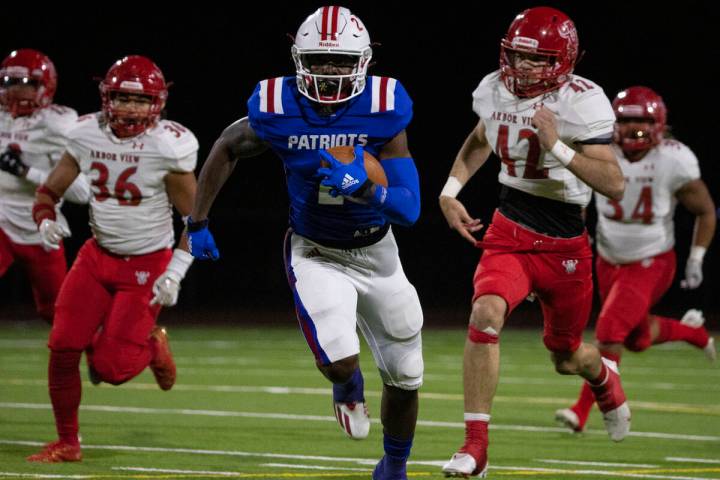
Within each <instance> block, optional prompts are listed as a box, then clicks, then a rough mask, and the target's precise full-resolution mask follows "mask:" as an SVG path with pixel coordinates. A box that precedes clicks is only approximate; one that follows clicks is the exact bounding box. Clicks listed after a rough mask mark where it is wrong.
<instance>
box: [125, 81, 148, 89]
mask: <svg viewBox="0 0 720 480" xmlns="http://www.w3.org/2000/svg"><path fill="white" fill-rule="evenodd" d="M120 88H127V89H128V90H140V91H142V90H144V89H143V84H142V83H140V82H132V81H130V80H123V81H122V82H121V83H120Z"/></svg>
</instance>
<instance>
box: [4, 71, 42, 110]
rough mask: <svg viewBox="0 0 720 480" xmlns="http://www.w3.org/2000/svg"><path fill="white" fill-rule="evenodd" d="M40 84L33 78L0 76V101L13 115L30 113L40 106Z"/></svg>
mask: <svg viewBox="0 0 720 480" xmlns="http://www.w3.org/2000/svg"><path fill="white" fill-rule="evenodd" d="M42 96H43V93H42V85H41V84H40V82H39V81H38V80H36V79H34V78H30V77H25V76H23V77H15V76H8V75H4V76H3V77H2V78H0V103H2V105H3V108H4V109H5V110H7V111H8V112H9V113H10V115H12V116H13V117H25V116H29V115H32V114H33V113H35V111H36V110H37V109H39V108H42V103H41V100H42Z"/></svg>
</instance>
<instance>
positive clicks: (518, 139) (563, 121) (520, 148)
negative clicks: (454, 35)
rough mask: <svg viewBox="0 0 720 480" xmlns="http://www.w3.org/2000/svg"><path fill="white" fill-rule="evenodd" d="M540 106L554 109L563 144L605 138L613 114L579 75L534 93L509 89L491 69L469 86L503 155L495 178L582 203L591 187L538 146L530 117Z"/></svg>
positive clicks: (609, 132) (489, 136)
mask: <svg viewBox="0 0 720 480" xmlns="http://www.w3.org/2000/svg"><path fill="white" fill-rule="evenodd" d="M541 106H544V107H545V108H547V109H549V110H550V111H552V112H553V113H554V114H555V117H556V122H557V132H558V135H559V136H560V139H561V140H562V141H563V142H565V143H566V144H567V145H568V146H570V147H573V148H576V147H575V144H576V142H586V141H588V142H593V141H599V142H603V141H604V142H606V143H607V142H609V140H610V138H611V136H612V132H613V125H614V122H615V115H614V113H613V110H612V107H611V105H610V101H609V100H608V98H607V97H606V96H605V93H604V92H603V89H602V88H600V87H599V86H598V85H597V84H596V83H593V82H592V81H590V80H587V79H585V78H583V77H580V76H578V75H570V80H569V81H568V82H567V83H566V84H564V85H563V86H562V87H561V88H559V89H558V90H555V91H553V92H550V93H547V94H545V95H541V96H537V97H534V98H526V99H523V98H518V97H516V96H515V95H513V94H512V93H511V92H510V91H509V90H508V89H507V88H506V87H505V84H504V83H503V81H502V79H501V78H500V72H499V71H496V72H493V73H491V74H489V75H487V76H486V77H485V78H484V79H483V80H482V81H481V82H480V85H479V86H478V87H477V89H475V91H474V92H473V110H474V111H475V113H477V115H478V116H479V117H480V119H481V120H482V122H483V124H484V125H485V136H486V138H487V140H488V142H489V144H490V146H491V147H492V149H493V151H494V152H495V154H496V155H497V156H498V157H500V159H501V160H502V165H501V169H500V175H499V176H498V179H499V181H500V183H502V184H505V185H507V186H509V187H512V188H515V189H517V190H522V191H523V192H526V193H530V194H532V195H537V196H540V197H546V198H550V199H553V200H559V201H561V202H566V203H572V204H577V205H582V206H586V205H587V204H588V203H589V202H590V198H591V195H592V191H591V189H590V187H588V186H587V185H585V183H584V182H583V181H582V180H580V179H579V178H577V177H576V176H575V175H574V174H573V173H572V172H570V170H568V169H566V168H565V167H564V166H563V165H562V164H561V163H560V162H559V161H558V160H557V159H556V158H555V157H554V156H553V155H552V154H551V153H550V152H548V151H545V150H543V149H542V147H541V146H540V141H539V139H538V136H537V129H536V128H535V127H533V126H532V123H531V120H532V117H533V115H534V114H535V109H537V108H540V107H541Z"/></svg>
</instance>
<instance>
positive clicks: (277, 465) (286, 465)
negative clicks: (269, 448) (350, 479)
mask: <svg viewBox="0 0 720 480" xmlns="http://www.w3.org/2000/svg"><path fill="white" fill-rule="evenodd" d="M260 466H261V467H274V468H301V469H306V470H346V471H349V472H372V470H371V469H368V468H349V467H326V466H323V465H298V464H297V463H261V464H260Z"/></svg>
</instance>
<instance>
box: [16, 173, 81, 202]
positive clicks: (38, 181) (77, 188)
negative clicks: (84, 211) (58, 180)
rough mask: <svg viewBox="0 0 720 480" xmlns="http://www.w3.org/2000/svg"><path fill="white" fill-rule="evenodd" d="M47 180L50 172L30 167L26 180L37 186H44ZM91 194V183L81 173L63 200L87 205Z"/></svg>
mask: <svg viewBox="0 0 720 480" xmlns="http://www.w3.org/2000/svg"><path fill="white" fill-rule="evenodd" d="M47 178H48V172H46V171H45V170H41V169H39V168H35V167H30V169H28V172H27V175H25V179H26V180H27V181H29V182H31V183H33V184H35V185H42V184H43V183H45V180H47ZM91 194H92V192H91V191H90V181H89V180H88V178H87V177H86V176H85V175H84V174H83V173H81V174H79V175H78V176H77V178H75V181H73V183H71V184H70V186H69V187H68V189H67V190H65V193H64V194H63V198H64V199H65V200H69V201H71V202H73V203H82V204H86V203H88V202H90V195H91Z"/></svg>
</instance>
